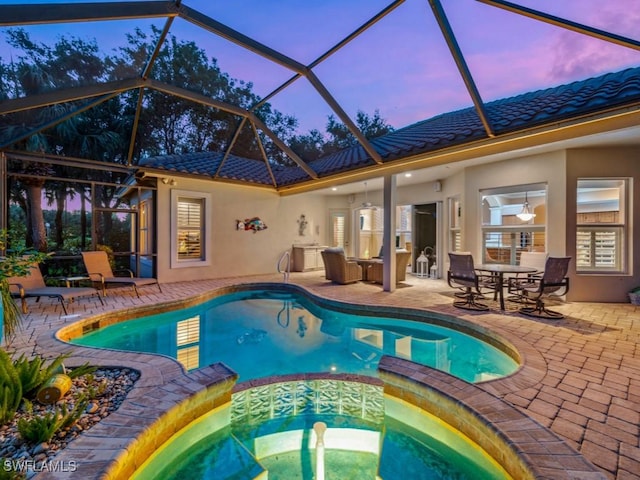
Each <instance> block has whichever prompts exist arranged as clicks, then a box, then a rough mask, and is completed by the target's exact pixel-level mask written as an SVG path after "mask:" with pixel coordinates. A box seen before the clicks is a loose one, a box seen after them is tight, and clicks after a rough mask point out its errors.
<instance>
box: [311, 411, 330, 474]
mask: <svg viewBox="0 0 640 480" xmlns="http://www.w3.org/2000/svg"><path fill="white" fill-rule="evenodd" d="M326 430H327V424H326V423H324V422H316V423H314V424H313V431H314V432H316V478H315V480H324V432H326Z"/></svg>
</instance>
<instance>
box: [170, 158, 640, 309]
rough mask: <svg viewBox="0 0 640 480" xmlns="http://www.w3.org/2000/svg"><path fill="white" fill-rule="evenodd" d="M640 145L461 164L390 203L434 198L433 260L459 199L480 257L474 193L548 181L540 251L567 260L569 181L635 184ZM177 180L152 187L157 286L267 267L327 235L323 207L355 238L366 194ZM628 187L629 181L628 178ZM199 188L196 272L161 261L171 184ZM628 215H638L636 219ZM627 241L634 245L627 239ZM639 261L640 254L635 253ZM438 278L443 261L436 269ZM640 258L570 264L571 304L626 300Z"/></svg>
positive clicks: (571, 247) (444, 243) (571, 207)
mask: <svg viewBox="0 0 640 480" xmlns="http://www.w3.org/2000/svg"><path fill="white" fill-rule="evenodd" d="M639 155H640V150H639V149H630V148H629V149H621V148H618V149H580V150H569V151H557V152H550V153H546V154H540V155H535V156H526V157H519V158H514V159H511V160H507V161H501V162H496V163H493V164H485V165H481V166H476V167H469V168H467V169H465V170H464V171H463V172H460V173H457V174H455V175H452V176H451V177H448V178H443V179H441V184H442V188H441V191H439V192H437V191H436V189H435V185H434V183H433V182H430V183H425V184H421V185H411V186H406V187H400V188H398V192H397V203H398V204H399V205H415V204H422V203H431V202H442V203H443V207H444V219H443V223H442V238H440V239H439V243H440V245H439V252H438V253H439V256H440V255H442V257H444V258H445V259H446V253H447V251H448V250H449V245H448V229H449V219H450V216H449V212H448V211H447V207H448V205H447V200H448V199H449V198H451V197H454V196H456V197H458V198H459V199H460V201H461V202H462V207H463V208H462V220H461V222H462V223H461V225H462V245H463V249H464V250H468V251H470V252H472V253H473V254H474V257H477V258H481V254H482V235H481V231H480V228H481V212H480V207H481V204H480V193H479V192H480V191H481V190H484V189H491V188H500V187H507V186H512V185H525V184H534V183H544V184H546V185H547V204H546V209H544V210H537V211H536V213H537V214H538V216H537V217H536V222H543V223H545V224H546V232H547V235H546V240H547V252H548V253H549V254H551V255H557V256H562V255H568V256H571V257H573V258H575V220H576V208H575V203H576V192H575V189H576V180H577V178H578V177H600V178H602V177H632V178H633V180H634V182H635V184H636V185H637V184H638V182H640V167H639V166H638V165H639V164H638V157H639ZM178 182H179V186H177V187H170V186H168V185H164V184H162V183H160V182H159V186H158V212H159V214H158V232H157V233H158V236H157V239H158V252H160V254H159V258H158V277H159V279H160V281H161V282H173V281H184V280H197V279H204V278H216V277H228V276H236V275H237V276H243V275H251V274H262V273H265V274H266V273H273V272H275V270H276V263H277V261H278V259H279V258H280V256H281V255H282V253H283V252H284V251H285V250H287V249H289V248H291V245H292V244H299V243H318V244H320V245H325V244H326V242H327V241H328V236H329V232H328V224H329V210H330V209H343V210H346V211H349V212H351V220H352V221H351V240H352V241H353V236H354V234H355V228H356V223H357V222H354V221H353V219H354V218H355V215H354V212H355V210H356V209H357V208H359V206H360V205H361V203H362V202H363V201H364V200H365V197H364V194H358V195H353V196H352V195H339V196H323V195H320V194H311V193H307V194H300V195H295V196H285V197H281V196H279V195H277V194H276V193H274V192H271V191H268V190H259V189H254V188H249V187H243V186H233V185H226V184H219V183H212V182H207V181H199V180H192V179H182V178H181V179H178ZM632 187H633V182H632ZM171 188H179V189H180V190H190V191H194V192H206V193H209V194H211V195H212V199H213V202H212V204H213V209H212V210H213V211H212V212H210V215H209V220H210V221H211V222H212V225H213V229H212V238H211V243H210V248H211V249H212V252H213V255H212V263H211V265H210V266H205V267H196V268H174V269H172V268H171V267H170V258H169V255H168V253H167V252H169V251H170V238H171V229H170V211H171V208H170V189H171ZM632 196H633V202H632V208H631V209H630V210H631V215H633V212H638V211H640V192H638V189H637V188H636V189H633V188H632ZM368 200H369V201H371V202H372V203H374V204H377V205H382V203H383V198H382V191H380V190H377V191H375V190H374V191H372V190H369V192H368ZM301 214H305V216H306V218H307V220H308V221H309V227H308V229H307V235H306V236H304V237H301V236H299V234H298V223H297V220H298V219H299V218H300V215H301ZM254 216H257V217H260V218H261V219H262V220H263V221H264V222H265V223H266V224H267V226H268V228H267V229H266V230H264V231H260V232H258V233H255V234H254V233H252V232H248V231H237V230H236V220H238V219H241V220H242V219H245V218H250V217H254ZM635 216H636V217H637V214H636V215H635ZM629 224H630V228H631V230H630V240H629V243H630V246H629V254H630V255H631V258H633V251H635V252H638V251H640V249H639V248H638V246H637V244H638V240H637V239H638V238H640V222H637V221H636V222H633V220H632V219H630V220H629ZM632 239H636V240H635V245H633V240H632ZM636 257H638V258H640V256H638V255H636ZM441 268H442V269H443V270H442V272H441V273H442V274H445V272H446V268H447V265H446V263H445V264H444V265H443V266H442V267H441ZM638 271H640V260H635V262H634V263H633V264H630V268H629V272H628V274H625V275H580V276H576V274H575V266H574V265H573V263H572V265H571V267H570V276H571V290H570V292H569V295H568V299H569V300H572V301H599V302H626V301H628V299H627V292H628V291H629V290H630V289H631V288H633V287H636V286H639V285H640V278H639V276H638Z"/></svg>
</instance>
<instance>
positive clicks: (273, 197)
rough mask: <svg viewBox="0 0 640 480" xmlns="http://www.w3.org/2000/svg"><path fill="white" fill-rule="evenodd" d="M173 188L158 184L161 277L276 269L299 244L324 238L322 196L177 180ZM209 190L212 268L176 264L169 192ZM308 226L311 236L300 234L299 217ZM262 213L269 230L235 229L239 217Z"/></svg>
mask: <svg viewBox="0 0 640 480" xmlns="http://www.w3.org/2000/svg"><path fill="white" fill-rule="evenodd" d="M177 181H178V185H177V186H176V187H171V186H169V185H163V184H162V183H161V182H158V224H157V242H158V252H159V255H158V279H159V281H160V282H178V281H187V280H198V279H206V278H220V277H229V276H236V275H237V276H242V275H252V274H266V273H274V272H275V271H276V264H277V262H278V259H279V258H280V256H281V255H282V253H283V252H284V251H285V250H287V249H290V248H291V245H292V244H294V243H313V242H321V239H324V238H325V237H324V236H325V230H326V206H325V204H326V201H325V197H323V196H320V195H311V194H307V195H299V196H291V197H280V196H279V195H277V194H276V193H273V192H270V191H268V190H262V189H255V188H250V187H243V186H235V185H228V184H221V183H213V182H208V181H200V180H193V179H186V178H178V179H177ZM171 188H177V189H179V190H185V191H191V192H201V193H209V194H210V195H211V196H212V211H211V212H209V214H208V218H207V220H208V221H210V222H211V224H212V230H211V237H212V238H211V239H210V242H209V244H208V245H207V247H208V248H210V249H211V254H212V257H211V259H212V261H211V265H209V266H201V267H190V268H171V262H170V253H169V252H170V251H171V219H170V216H171V215H170V212H171V205H170V190H171ZM301 214H304V215H305V216H306V219H307V221H308V222H309V226H308V228H307V229H306V235H305V236H300V235H299V234H298V222H297V220H298V219H299V218H300V215H301ZM251 217H259V218H260V219H261V220H262V221H263V222H264V223H265V224H266V225H267V227H268V228H267V229H266V230H262V231H259V232H257V233H253V232H252V231H244V230H242V231H238V230H236V220H244V219H246V218H251Z"/></svg>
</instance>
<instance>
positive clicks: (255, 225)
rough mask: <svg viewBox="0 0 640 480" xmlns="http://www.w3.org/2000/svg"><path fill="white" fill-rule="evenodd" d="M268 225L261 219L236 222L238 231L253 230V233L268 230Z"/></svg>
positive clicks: (255, 218) (246, 219)
mask: <svg viewBox="0 0 640 480" xmlns="http://www.w3.org/2000/svg"><path fill="white" fill-rule="evenodd" d="M266 229H267V225H266V224H265V223H264V222H263V221H262V220H260V218H259V217H253V218H245V219H244V220H236V230H245V231H247V230H253V233H256V232H259V231H260V230H266Z"/></svg>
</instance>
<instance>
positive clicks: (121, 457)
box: [37, 282, 603, 479]
mask: <svg viewBox="0 0 640 480" xmlns="http://www.w3.org/2000/svg"><path fill="white" fill-rule="evenodd" d="M283 287H284V288H288V289H292V290H296V291H298V292H300V293H303V294H304V295H305V296H307V297H309V298H311V299H312V300H314V301H316V302H318V303H320V304H328V305H332V306H333V308H336V307H338V308H341V309H342V308H349V307H351V308H355V307H356V306H357V307H358V308H359V309H360V308H362V309H364V310H369V311H367V313H372V314H378V315H380V312H384V313H385V316H386V315H389V314H393V312H394V311H401V312H403V313H407V312H410V313H411V314H415V315H417V316H418V317H419V316H423V317H424V316H427V315H431V316H435V317H436V318H439V319H440V320H442V321H445V320H446V321H447V322H450V324H448V325H445V326H449V327H451V325H452V324H453V325H456V326H457V325H460V326H463V327H464V328H471V330H472V332H473V334H474V335H475V336H478V334H479V333H480V334H484V335H486V336H487V337H488V338H494V337H492V336H493V335H496V334H497V335H498V336H499V337H500V341H503V342H504V344H505V345H509V346H510V347H509V349H511V348H513V351H515V352H518V354H519V356H520V358H521V367H520V369H519V370H518V371H516V372H515V373H514V374H512V375H510V376H509V377H505V378H501V379H496V380H491V381H488V382H484V383H482V388H480V387H477V386H475V385H472V384H470V383H467V382H464V381H462V380H457V379H455V377H451V376H449V375H447V374H444V373H443V372H438V371H436V370H433V369H429V367H422V366H421V367H422V369H421V373H420V374H419V376H420V377H421V378H425V377H424V376H425V371H427V372H428V371H431V372H435V375H436V377H437V376H438V374H442V375H446V376H447V378H449V379H451V378H454V379H455V381H453V382H451V380H449V383H451V384H452V385H457V384H458V383H460V382H462V386H471V387H474V389H477V390H478V391H479V392H482V393H485V394H489V395H492V396H493V397H494V398H495V399H496V400H497V401H498V402H500V403H501V404H503V405H506V406H509V407H510V408H512V409H514V411H517V410H515V408H514V407H511V406H510V405H508V404H507V403H506V402H504V401H502V400H500V399H499V398H498V397H497V396H496V395H500V394H503V393H505V392H510V391H514V390H517V389H521V388H526V387H528V386H530V385H533V384H535V383H537V382H539V381H540V379H541V378H542V377H543V376H544V372H545V371H546V362H545V361H544V359H543V358H542V356H541V355H540V354H539V352H537V351H536V350H535V349H532V348H531V347H530V346H529V345H528V344H526V343H525V342H522V341H520V340H519V339H518V338H514V337H513V335H509V334H505V333H504V332H501V331H499V329H498V328H493V327H491V328H487V327H484V326H481V325H478V324H475V323H470V322H467V321H465V320H464V319H462V318H458V317H454V316H450V315H446V314H442V313H438V312H433V311H429V310H428V309H424V310H416V309H405V308H397V307H386V306H379V305H377V306H368V305H361V304H348V303H345V302H340V301H336V300H331V299H327V298H324V297H321V296H318V295H316V294H314V293H312V292H310V291H308V290H307V289H306V288H304V287H302V286H299V285H293V284H282V283H275V282H269V283H265V282H244V283H239V284H234V285H224V286H220V287H218V288H214V289H212V290H209V291H207V292H204V293H200V294H197V295H194V296H192V297H188V298H184V299H180V300H174V301H170V302H165V303H158V304H155V305H146V306H141V307H136V308H126V309H122V310H118V311H113V312H106V313H101V314H98V315H93V316H90V317H87V318H84V319H81V320H79V321H78V322H74V323H73V324H70V325H67V326H65V327H63V328H61V329H59V330H58V331H57V332H55V334H54V335H51V337H50V339H49V340H50V341H53V342H55V343H56V346H57V348H56V350H60V346H61V342H65V338H67V339H68V338H70V337H69V334H70V333H71V332H73V331H74V329H77V328H78V327H80V328H83V326H86V325H90V326H91V327H95V326H96V325H99V326H104V325H108V324H112V323H116V322H117V321H122V320H124V319H127V320H128V319H132V318H138V317H140V316H146V315H151V314H153V313H160V312H166V311H168V310H172V309H177V308H184V307H188V306H192V305H196V304H198V303H201V302H203V301H207V300H209V299H211V298H214V297H216V296H219V295H223V294H225V293H231V292H234V291H240V290H246V289H257V288H277V289H282V288H283ZM96 322H98V323H96ZM76 331H77V330H76ZM62 345H66V347H68V351H69V352H72V353H73V354H74V356H73V362H74V363H75V362H77V363H78V364H80V363H83V362H84V361H90V362H93V363H94V364H99V365H102V366H127V367H129V368H134V369H137V370H139V371H140V372H141V374H142V375H141V379H140V380H139V381H138V382H136V385H135V386H134V389H133V390H132V392H131V393H130V394H129V396H128V397H127V399H126V400H125V402H124V403H123V405H122V406H121V407H120V409H119V410H118V411H117V412H115V413H113V414H111V415H110V416H109V417H108V418H107V419H105V420H103V421H102V422H100V424H98V425H96V426H95V427H94V428H92V429H91V430H89V431H87V432H85V433H84V434H83V435H82V436H81V437H80V438H78V439H76V440H75V441H74V442H72V443H71V444H69V446H68V447H67V448H66V449H65V450H64V451H62V452H61V453H60V454H59V455H58V456H56V459H57V460H61V461H64V460H65V458H67V459H69V460H72V459H73V460H76V461H77V459H78V458H83V470H82V478H104V479H112V478H113V479H115V478H126V477H121V476H119V475H120V474H121V473H125V472H128V471H130V468H131V467H132V465H129V463H130V462H128V460H130V459H131V458H137V457H138V456H139V455H142V456H144V457H145V458H146V455H148V453H149V452H150V451H152V445H153V448H156V446H157V445H159V444H161V443H163V442H161V441H160V440H161V439H162V438H163V437H165V439H167V438H169V437H170V436H171V435H172V434H173V433H175V432H176V431H178V430H179V428H177V427H178V423H180V422H176V418H175V412H177V411H183V410H184V409H186V408H187V406H189V408H193V409H194V410H195V411H199V410H200V407H198V406H194V405H195V404H194V403H193V402H194V401H196V399H197V398H200V399H201V400H202V398H207V400H206V402H205V403H207V402H208V403H207V404H209V405H213V404H215V405H218V404H222V403H224V401H225V399H226V398H227V397H229V398H230V395H231V392H232V391H233V390H234V389H237V388H243V387H241V386H242V385H243V384H236V380H237V376H236V377H234V375H235V373H234V372H233V371H232V370H231V369H229V368H228V367H226V366H224V365H223V364H215V365H212V366H208V367H203V368H201V369H199V370H196V371H194V372H191V373H186V372H185V371H184V369H183V368H182V366H181V365H180V364H179V363H178V362H177V361H176V360H175V359H171V358H169V357H165V356H163V355H158V354H140V353H131V352H122V351H115V350H110V349H97V348H92V347H79V346H75V345H71V344H68V343H62ZM41 346H42V343H41ZM99 350H102V351H101V352H100V354H99V355H96V352H97V351H99ZM114 352H115V353H117V356H114ZM85 354H86V355H85ZM389 358H392V359H394V360H397V361H399V362H401V363H402V362H408V361H406V360H401V359H398V358H396V357H389ZM409 363H412V362H409ZM398 368H400V367H398ZM402 368H406V366H405V367H402ZM414 373H415V372H414ZM408 379H410V383H411V384H416V380H415V379H414V378H412V377H411V376H409V377H408ZM244 383H247V382H244ZM443 384H446V382H444V383H443ZM414 386H415V385H414ZM389 388H392V387H389ZM393 388H397V387H393ZM462 390H463V389H462V388H461V386H460V385H458V386H456V388H455V389H454V390H453V391H451V392H449V391H448V390H447V389H446V388H445V389H444V390H443V392H444V393H445V395H449V396H450V397H451V398H454V397H455V394H456V393H457V392H458V391H462ZM206 392H208V393H206ZM492 392H493V393H492ZM214 394H215V395H216V398H213V399H212V398H209V397H211V396H212V395H214ZM494 394H495V395H494ZM417 400H418V399H417V397H416V401H417ZM211 402H213V404H212V403H211ZM202 408H204V407H202ZM478 412H479V415H480V417H481V418H482V417H483V416H485V415H487V414H490V413H491V412H490V411H488V412H485V411H484V410H483V409H482V408H481V409H479V410H478ZM167 415H169V416H168V417H167ZM521 415H523V417H524V418H526V419H528V420H529V421H530V422H533V420H531V419H529V417H526V416H524V414H521ZM184 418H185V419H188V418H193V415H192V414H191V412H189V413H186V414H185V417H184ZM167 419H171V421H168V420H167ZM181 421H182V420H181ZM167 423H169V424H170V425H167ZM187 423H188V422H187ZM534 423H535V422H534ZM538 427H539V428H541V429H543V430H544V431H547V432H548V433H551V432H550V431H548V430H547V429H546V428H545V427H542V426H540V425H538ZM180 428H181V427H180ZM150 432H153V434H152V435H151V437H152V438H153V439H154V440H153V442H152V444H149V445H144V446H143V445H142V444H141V442H140V438H141V437H144V436H147V437H149V435H150ZM529 440H530V439H529ZM560 441H561V440H560ZM131 455H133V457H131ZM576 455H577V458H581V459H582V460H583V461H586V460H585V459H584V457H582V456H581V455H580V454H579V453H576ZM125 459H128V460H125ZM587 463H588V462H587ZM85 467H86V468H85ZM558 471H561V470H558ZM564 471H565V472H570V471H571V470H567V469H565V470H564ZM594 472H597V471H596V470H595V469H594ZM116 474H117V475H116ZM568 475H569V476H567V477H566V478H575V477H571V476H570V474H568ZM72 477H73V476H72V475H71V476H65V475H63V476H60V472H57V473H56V474H55V475H52V474H51V473H47V472H44V473H40V474H39V475H38V476H37V478H38V479H40V478H45V479H46V478H72ZM554 478H555V477H554ZM558 478H565V477H558ZM586 478H598V479H599V478H603V477H602V476H593V477H586Z"/></svg>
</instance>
